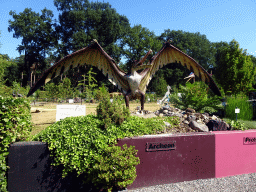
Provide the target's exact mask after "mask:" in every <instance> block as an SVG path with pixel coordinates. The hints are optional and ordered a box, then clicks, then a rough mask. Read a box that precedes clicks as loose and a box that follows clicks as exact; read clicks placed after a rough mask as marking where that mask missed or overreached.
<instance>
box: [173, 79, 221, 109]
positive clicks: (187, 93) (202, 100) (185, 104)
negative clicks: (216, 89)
mask: <svg viewBox="0 0 256 192" xmlns="http://www.w3.org/2000/svg"><path fill="white" fill-rule="evenodd" d="M180 88H181V90H180V92H181V98H179V97H178V91H177V90H176V91H175V93H173V94H171V95H170V102H171V103H173V104H174V105H175V106H176V107H177V108H180V109H182V110H184V109H186V108H193V109H195V110H196V111H198V112H200V113H203V112H207V113H214V112H217V111H218V110H219V109H221V108H222V106H221V105H220V103H221V97H219V96H216V95H215V96H213V95H212V93H211V92H209V88H208V86H207V85H205V84H204V83H203V82H195V83H193V84H191V83H187V84H186V87H185V86H182V85H180Z"/></svg>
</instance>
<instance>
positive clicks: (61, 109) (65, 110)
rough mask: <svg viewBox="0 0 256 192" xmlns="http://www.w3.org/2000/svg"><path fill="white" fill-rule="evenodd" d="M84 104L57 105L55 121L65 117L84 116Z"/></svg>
mask: <svg viewBox="0 0 256 192" xmlns="http://www.w3.org/2000/svg"><path fill="white" fill-rule="evenodd" d="M85 114H86V113H85V105H57V111H56V121H59V120H61V119H64V118H66V117H77V116H83V115H84V116H85Z"/></svg>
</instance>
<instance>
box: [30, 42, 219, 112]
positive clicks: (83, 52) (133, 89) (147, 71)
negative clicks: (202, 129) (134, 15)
mask: <svg viewBox="0 0 256 192" xmlns="http://www.w3.org/2000/svg"><path fill="white" fill-rule="evenodd" d="M151 52H152V51H151V50H150V51H149V52H148V53H147V54H146V55H145V56H144V57H143V58H142V59H141V60H140V61H138V62H137V61H135V62H134V63H133V64H132V66H131V69H130V71H129V72H128V73H125V72H124V71H123V70H121V69H120V68H119V67H118V65H117V64H116V62H115V61H114V59H112V58H111V57H110V56H109V55H108V54H107V53H106V52H105V51H104V50H103V49H102V47H101V46H100V45H99V43H98V42H97V40H94V41H93V43H92V44H91V45H89V46H87V47H85V48H83V49H80V50H78V51H76V52H74V53H72V54H70V55H67V56H66V57H64V58H62V59H61V60H60V61H58V62H57V63H55V64H54V65H53V66H52V67H50V68H49V69H48V70H46V71H45V72H44V74H43V75H42V77H41V78H40V79H39V80H38V81H37V82H36V84H35V85H34V86H33V87H32V88H31V89H30V91H29V93H28V95H27V96H30V95H31V94H33V93H34V92H35V91H36V90H37V89H38V88H40V87H41V86H42V85H44V84H46V83H47V82H49V81H50V80H51V79H53V78H55V77H57V76H59V75H60V74H62V73H64V72H66V71H68V70H69V69H71V68H74V67H79V66H81V65H91V66H95V67H97V68H98V69H99V70H101V71H102V73H103V74H104V75H105V76H107V77H108V79H109V81H110V82H111V83H112V84H114V85H115V86H117V87H118V89H119V90H120V91H122V92H123V95H124V97H125V103H126V106H127V107H129V99H131V98H139V97H140V100H141V110H144V102H145V93H146V89H147V86H148V84H149V82H150V80H151V79H152V77H153V75H154V74H155V73H156V72H157V71H158V70H159V68H162V67H163V66H164V65H167V64H171V63H180V64H181V65H183V66H185V67H187V68H188V69H189V70H190V71H193V72H194V74H195V75H196V76H197V77H199V78H200V79H201V80H202V81H204V82H205V83H206V84H207V85H208V86H209V87H210V88H211V90H212V91H213V92H214V93H215V94H216V95H219V96H221V93H220V91H219V89H218V87H217V85H216V84H215V83H214V81H213V79H212V78H211V76H210V75H209V74H208V73H207V71H206V70H205V69H204V68H203V67H202V66H201V65H199V64H198V63H197V62H196V61H195V60H194V59H193V58H191V57H190V56H188V55H186V54H185V53H183V52H182V51H180V50H179V49H177V48H176V47H174V46H173V45H171V44H170V43H169V42H166V43H164V45H163V47H162V49H161V50H160V51H159V52H158V53H157V54H156V55H154V56H153V57H152V58H151V59H150V60H149V62H147V63H145V64H144V62H145V61H146V59H147V57H148V55H149V54H150V53H151ZM137 71H141V72H137Z"/></svg>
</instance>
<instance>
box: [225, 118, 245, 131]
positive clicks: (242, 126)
mask: <svg viewBox="0 0 256 192" xmlns="http://www.w3.org/2000/svg"><path fill="white" fill-rule="evenodd" d="M226 123H228V124H229V125H230V126H231V127H232V128H233V129H235V130H243V131H244V130H248V128H247V127H246V126H245V124H244V123H242V122H239V121H233V120H226Z"/></svg>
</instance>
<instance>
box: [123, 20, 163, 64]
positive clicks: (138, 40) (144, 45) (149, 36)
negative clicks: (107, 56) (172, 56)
mask: <svg viewBox="0 0 256 192" xmlns="http://www.w3.org/2000/svg"><path fill="white" fill-rule="evenodd" d="M121 44H122V47H123V48H124V51H123V54H124V56H125V57H126V59H128V60H129V63H128V65H129V66H127V68H129V67H131V62H132V61H133V60H139V59H141V57H142V56H144V55H145V54H146V53H147V52H148V51H149V50H150V49H151V50H152V51H153V54H156V53H157V51H159V50H160V49H161V47H162V44H161V42H160V41H159V40H158V39H157V36H156V35H155V34H154V32H152V31H149V30H148V29H147V28H145V27H142V26H141V25H135V26H134V27H131V28H129V30H127V31H126V35H125V36H123V37H122V41H121ZM126 47H127V48H126Z"/></svg>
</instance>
